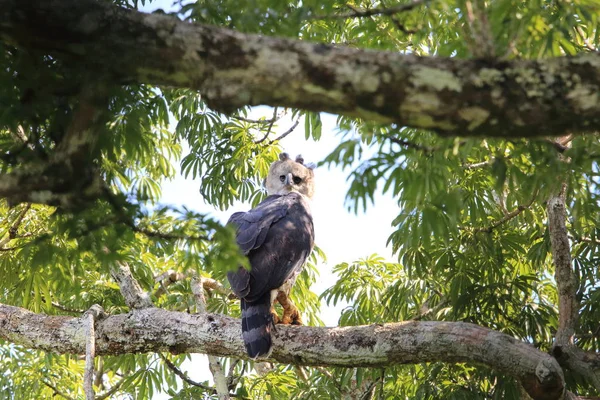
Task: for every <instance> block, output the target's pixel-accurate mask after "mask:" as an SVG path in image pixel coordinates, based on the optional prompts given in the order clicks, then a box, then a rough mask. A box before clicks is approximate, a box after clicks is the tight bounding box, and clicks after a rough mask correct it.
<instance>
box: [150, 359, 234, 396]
mask: <svg viewBox="0 0 600 400" xmlns="http://www.w3.org/2000/svg"><path fill="white" fill-rule="evenodd" d="M159 356H160V358H161V359H162V360H163V361H164V363H165V365H166V366H167V368H169V369H170V370H171V371H173V373H174V374H175V375H177V376H178V377H179V378H181V380H183V381H184V382H186V383H187V384H189V385H192V386H196V387H199V388H202V389H204V390H206V391H207V392H209V393H211V394H217V390H216V389H215V388H212V387H210V386H207V385H204V384H202V383H200V382H196V381H194V380H192V379H190V378H189V377H188V376H187V375H186V374H185V373H184V372H183V371H182V370H180V369H179V368H178V367H177V366H176V365H175V364H173V362H172V361H171V360H169V359H168V358H167V357H165V356H164V355H162V354H159ZM228 395H229V397H238V396H237V395H236V394H235V393H228Z"/></svg>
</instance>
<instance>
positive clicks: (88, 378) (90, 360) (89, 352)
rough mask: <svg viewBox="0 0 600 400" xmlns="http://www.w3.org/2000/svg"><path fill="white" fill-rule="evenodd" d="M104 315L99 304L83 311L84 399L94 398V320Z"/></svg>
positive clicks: (91, 399) (90, 399)
mask: <svg viewBox="0 0 600 400" xmlns="http://www.w3.org/2000/svg"><path fill="white" fill-rule="evenodd" d="M102 316H104V310H103V309H102V307H100V306H99V305H97V304H95V305H93V306H92V307H91V308H90V309H89V310H88V311H86V312H85V314H84V316H83V318H84V319H85V320H86V334H85V336H86V341H85V372H84V374H83V391H84V393H85V398H86V400H95V397H96V396H95V393H94V358H95V357H96V332H95V325H96V321H97V320H98V319H99V318H101V317H102Z"/></svg>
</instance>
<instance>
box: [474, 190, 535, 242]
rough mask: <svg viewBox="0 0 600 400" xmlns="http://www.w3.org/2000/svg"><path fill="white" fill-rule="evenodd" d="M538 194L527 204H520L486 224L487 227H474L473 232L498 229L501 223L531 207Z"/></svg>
mask: <svg viewBox="0 0 600 400" xmlns="http://www.w3.org/2000/svg"><path fill="white" fill-rule="evenodd" d="M536 195H537V193H536ZM536 195H534V196H533V197H532V198H531V200H529V202H528V203H527V204H525V205H520V206H518V207H517V208H515V209H514V210H512V211H511V212H509V213H508V214H506V215H505V216H504V217H502V218H500V219H499V220H497V221H496V222H494V223H493V224H491V225H489V226H486V227H480V228H475V229H473V232H486V233H491V232H492V231H493V230H494V229H496V228H497V227H499V226H500V225H502V224H504V223H506V222H508V221H510V220H511V219H513V218H515V217H516V216H517V215H519V214H521V213H522V212H523V211H525V210H527V209H528V208H529V207H531V205H532V204H533V203H534V201H535V199H536V197H537V196H536Z"/></svg>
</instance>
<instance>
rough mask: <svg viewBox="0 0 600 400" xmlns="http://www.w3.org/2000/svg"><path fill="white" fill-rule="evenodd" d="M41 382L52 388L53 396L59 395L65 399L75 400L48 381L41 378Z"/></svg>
mask: <svg viewBox="0 0 600 400" xmlns="http://www.w3.org/2000/svg"><path fill="white" fill-rule="evenodd" d="M42 383H43V384H44V385H46V386H48V387H49V388H50V389H52V391H53V392H54V395H55V396H60V397H62V398H65V399H67V400H75V398H74V397H71V396H69V395H66V394H64V393H63V392H61V391H60V390H59V389H58V388H57V387H56V386H54V385H52V384H51V383H50V382H48V381H46V380H44V379H42Z"/></svg>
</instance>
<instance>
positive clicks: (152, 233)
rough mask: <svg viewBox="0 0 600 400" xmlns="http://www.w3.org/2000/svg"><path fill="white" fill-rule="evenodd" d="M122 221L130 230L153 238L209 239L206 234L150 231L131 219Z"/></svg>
mask: <svg viewBox="0 0 600 400" xmlns="http://www.w3.org/2000/svg"><path fill="white" fill-rule="evenodd" d="M122 222H123V223H124V224H125V225H127V226H129V227H130V228H131V230H132V231H134V232H137V233H141V234H143V235H146V236H148V237H150V238H154V239H164V240H205V241H210V238H209V237H208V236H190V235H183V234H179V233H163V232H157V231H151V230H149V229H146V228H141V227H139V226H137V225H135V224H134V223H133V222H131V221H122Z"/></svg>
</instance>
